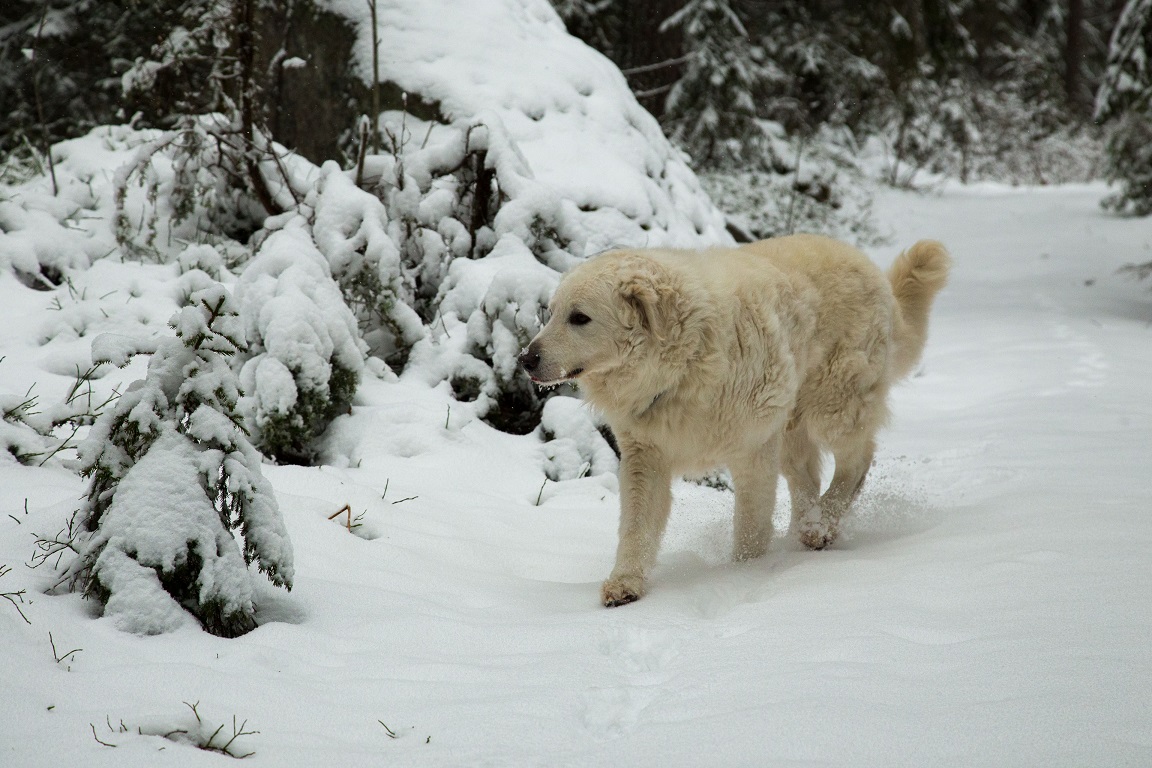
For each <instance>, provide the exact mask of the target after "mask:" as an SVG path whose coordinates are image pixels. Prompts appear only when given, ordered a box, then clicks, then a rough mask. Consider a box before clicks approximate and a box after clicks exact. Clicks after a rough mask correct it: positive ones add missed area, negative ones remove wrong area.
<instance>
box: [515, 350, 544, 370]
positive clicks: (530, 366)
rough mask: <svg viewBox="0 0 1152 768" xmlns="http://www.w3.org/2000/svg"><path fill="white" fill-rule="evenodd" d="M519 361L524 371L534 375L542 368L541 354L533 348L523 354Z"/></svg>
mask: <svg viewBox="0 0 1152 768" xmlns="http://www.w3.org/2000/svg"><path fill="white" fill-rule="evenodd" d="M519 359H520V365H521V366H523V368H524V370H526V371H528V373H533V372H535V371H536V369H537V368H539V367H540V353H539V352H537V351H536V350H534V349H532V347H528V348H527V349H525V350H524V351H523V352H521V353H520V358H519Z"/></svg>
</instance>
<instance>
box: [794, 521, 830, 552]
mask: <svg viewBox="0 0 1152 768" xmlns="http://www.w3.org/2000/svg"><path fill="white" fill-rule="evenodd" d="M836 533H837V531H836V525H835V524H834V523H831V522H829V521H826V520H819V521H815V522H812V521H808V520H805V521H804V524H803V525H801V526H800V543H801V544H803V545H804V546H806V547H808V549H824V548H825V547H827V546H829V545H830V544H831V543H832V542H834V541H836Z"/></svg>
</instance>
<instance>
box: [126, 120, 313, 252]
mask: <svg viewBox="0 0 1152 768" xmlns="http://www.w3.org/2000/svg"><path fill="white" fill-rule="evenodd" d="M285 154H286V150H284V148H283V147H278V146H277V145H275V144H274V143H273V142H272V141H271V140H270V139H269V138H268V137H267V136H266V135H265V134H263V133H262V132H260V131H259V130H258V129H255V128H252V129H250V130H249V132H248V133H247V134H246V133H245V128H244V126H243V125H242V124H241V122H240V120H239V118H238V117H236V116H235V115H233V116H231V117H229V116H227V115H224V114H209V115H190V116H186V117H184V118H182V119H181V121H180V124H179V125H178V126H177V127H176V128H175V129H173V130H170V131H164V132H160V133H155V134H154V137H153V138H151V140H149V141H148V142H146V143H145V144H143V145H142V146H140V147H139V148H138V149H137V150H136V153H135V156H134V157H133V159H132V160H131V161H130V162H128V163H126V164H124V165H123V166H121V167H120V169H119V170H118V171H117V173H116V179H115V186H116V224H115V232H116V238H117V240H118V241H119V242H120V243H121V244H122V245H123V246H124V248H125V249H126V250H127V251H128V253H129V254H131V255H134V256H137V257H146V258H152V259H158V260H164V258H165V254H167V253H169V252H170V251H171V249H172V247H173V241H176V242H177V243H180V242H203V241H219V240H226V239H233V240H235V239H240V240H243V239H246V238H247V237H248V235H249V234H250V233H252V232H253V231H254V230H256V229H258V228H259V226H260V223H261V222H262V221H263V220H264V217H265V216H267V215H268V214H269V213H278V212H280V211H283V210H287V209H290V208H292V207H294V206H295V204H296V202H297V200H296V192H295V190H294V188H293V185H292V183H291V181H290V176H289V170H288V165H287V164H286V161H285V160H284V159H283V158H282V155H285ZM254 179H256V180H258V181H254Z"/></svg>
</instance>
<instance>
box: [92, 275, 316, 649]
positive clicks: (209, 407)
mask: <svg viewBox="0 0 1152 768" xmlns="http://www.w3.org/2000/svg"><path fill="white" fill-rule="evenodd" d="M185 280H186V283H196V282H198V283H199V285H198V286H194V287H195V288H196V290H194V291H192V293H191V295H190V305H189V306H187V307H185V308H184V309H182V310H181V311H180V312H179V313H178V314H177V315H176V316H174V317H173V319H172V324H173V326H174V328H175V330H176V337H175V338H170V339H166V340H165V341H163V342H161V343H160V345H159V346H158V348H157V349H156V350H155V353H154V354H153V355H152V358H151V360H150V361H149V364H148V374H147V376H146V378H144V379H142V380H140V381H137V382H135V383H133V384H132V385H131V386H130V387H129V388H128V389H127V391H125V392H124V394H123V395H122V396H121V397H120V399H119V400H118V401H117V402H116V404H115V406H114V407H113V408H112V409H111V410H109V411H108V412H106V413H105V415H104V416H102V417H101V418H100V419H98V420H97V422H96V424H95V425H94V426H93V428H92V431H91V433H90V435H89V436H88V438H87V439H86V440H85V441H84V442H83V443H82V444H81V446H80V460H81V466H82V474H83V475H84V476H85V477H88V478H89V486H88V493H87V500H86V501H85V503H84V505H83V507H82V508H81V510H80V519H81V521H82V525H83V529H84V533H82V534H81V537H82V539H83V540H82V541H79V542H77V544H78V545H79V546H80V554H79V555H78V556H77V558H76V559H75V560H74V561H73V563H72V565H71V566H70V569H69V572H70V575H71V576H72V584H73V585H78V586H82V587H83V589H84V591H85V593H86V594H87V595H90V596H92V597H95V598H96V599H98V600H99V601H100V602H101V603H102V604H103V605H104V608H105V613H106V615H109V616H111V617H113V618H114V620H115V622H116V625H117V626H118V627H120V628H122V629H124V630H127V631H131V632H137V633H143V634H153V633H160V632H166V631H170V630H172V629H175V628H178V627H180V626H182V625H184V624H187V623H188V622H189V617H188V614H189V613H191V614H192V615H193V616H195V617H196V619H197V620H199V622H200V624H201V625H202V626H203V627H204V628H205V629H206V630H208V631H209V632H211V633H213V634H217V635H221V636H226V637H232V636H236V635H240V634H243V633H244V632H247V631H249V630H251V629H253V628H254V627H255V625H256V622H255V616H254V614H255V607H254V605H253V587H252V582H251V576H250V574H249V572H248V569H247V567H246V565H252V564H254V565H255V566H256V567H257V568H258V569H259V570H260V571H262V572H263V573H264V574H265V575H266V576H267V577H268V579H269V580H270V581H272V583H273V584H276V585H278V586H282V587H285V588H288V589H290V588H291V586H292V576H293V566H292V547H291V543H290V542H289V540H288V535H287V532H286V530H285V528H284V523H283V520H282V519H281V517H280V512H279V509H278V507H277V504H276V499H275V496H274V494H273V491H272V487H271V485H269V483H268V482H267V480H265V479H264V477H263V475H262V474H261V470H260V455H259V454H258V453H257V452H256V450H255V449H254V448H253V447H252V445H251V443H250V442H249V441H248V437H247V435H246V434H245V433H244V430H243V428H242V427H241V426H240V414H239V411H238V409H237V400H238V399H239V395H240V392H239V387H238V381H237V379H236V375H235V373H234V372H233V371H232V369H231V367H229V364H228V358H229V357H230V356H232V355H234V354H236V353H237V352H239V351H240V350H242V349H243V348H244V335H243V326H242V324H241V322H240V317H239V314H238V312H237V309H236V307H235V304H234V302H233V300H232V298H231V296H229V295H228V293H227V291H226V290H225V289H224V288H223V287H222V286H220V285H219V284H217V283H215V282H214V281H213V280H211V279H210V278H209V277H208V276H207V275H204V274H202V273H197V272H189V273H188V274H187V275H185ZM136 351H137V346H136V344H135V342H133V341H132V340H130V339H126V338H125V337H117V336H112V335H104V336H100V337H97V339H96V340H95V342H94V344H93V358H94V359H96V360H103V361H107V362H111V363H114V364H116V365H123V364H125V363H126V362H127V361H128V360H129V358H130V357H131V356H132V354H134V353H135V352H136ZM234 531H237V532H238V533H239V535H240V539H241V541H242V543H243V551H242V552H241V550H240V549H239V548H238V547H237V543H236V539H235V536H234Z"/></svg>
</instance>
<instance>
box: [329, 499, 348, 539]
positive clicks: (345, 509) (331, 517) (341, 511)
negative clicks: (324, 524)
mask: <svg viewBox="0 0 1152 768" xmlns="http://www.w3.org/2000/svg"><path fill="white" fill-rule="evenodd" d="M345 512H347V513H348V532H349V533H351V532H352V505H351V504H345V505H344V506H342V507H340V509H338V510H336V511H335V512H333V513H332V514H330V515H328V519H329V520H335V519H336V518H337V517H339V516H340V515H342V514H344V513H345Z"/></svg>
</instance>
